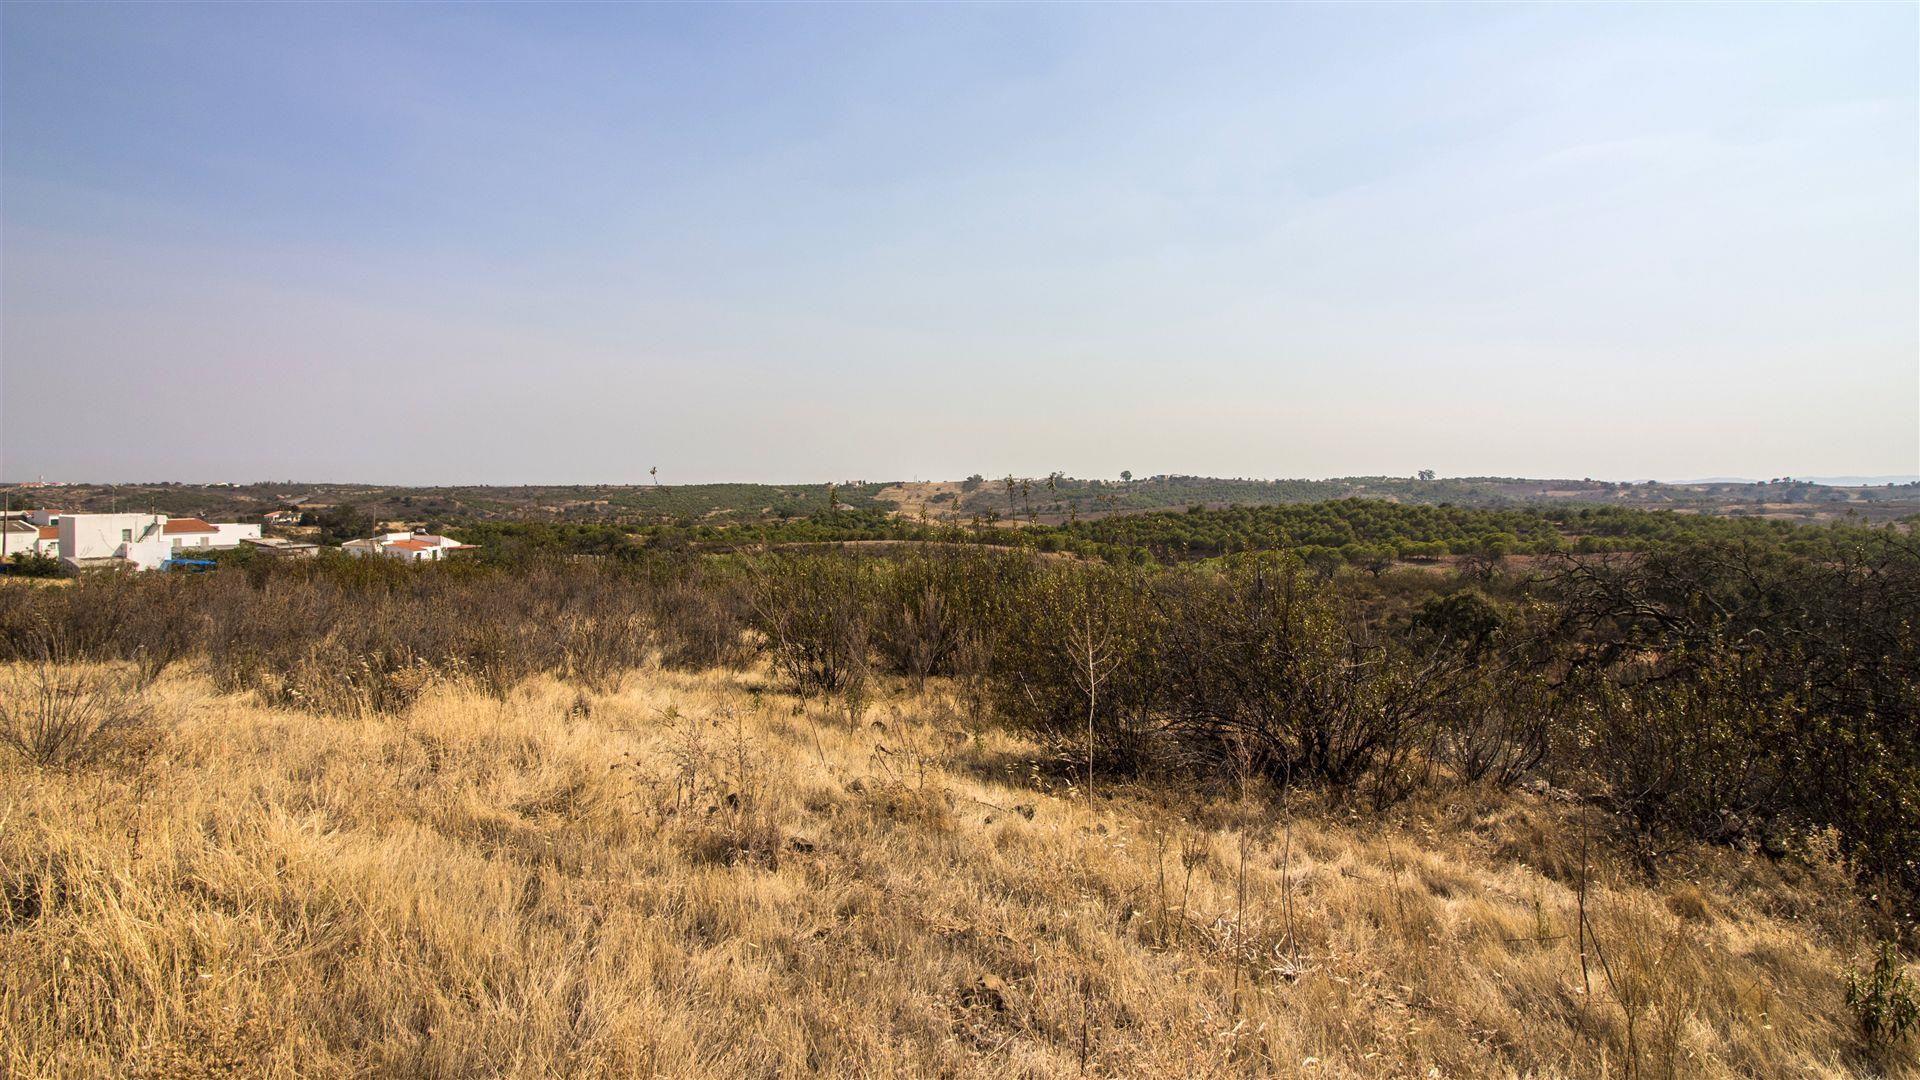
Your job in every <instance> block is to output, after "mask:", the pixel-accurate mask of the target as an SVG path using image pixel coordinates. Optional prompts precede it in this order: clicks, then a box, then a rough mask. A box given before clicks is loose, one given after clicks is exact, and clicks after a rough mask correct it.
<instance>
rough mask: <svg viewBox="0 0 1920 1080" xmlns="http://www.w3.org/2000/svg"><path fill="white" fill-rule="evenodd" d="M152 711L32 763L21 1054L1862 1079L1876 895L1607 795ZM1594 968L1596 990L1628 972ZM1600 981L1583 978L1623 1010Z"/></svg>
mask: <svg viewBox="0 0 1920 1080" xmlns="http://www.w3.org/2000/svg"><path fill="white" fill-rule="evenodd" d="M763 682H764V678H763V677H762V676H757V675H745V676H742V675H730V674H722V673H713V674H708V675H701V676H686V675H679V674H674V673H670V672H662V671H646V672H636V673H634V674H632V675H631V676H629V678H628V679H627V680H626V683H625V687H624V689H623V690H622V691H621V692H619V693H615V694H606V695H597V696H595V695H583V694H581V693H579V692H577V691H576V690H574V689H572V688H570V687H567V686H565V685H562V684H559V683H555V682H550V681H549V682H538V683H533V684H529V685H526V686H523V687H521V688H520V689H519V690H517V691H516V692H514V693H513V694H512V695H510V696H509V697H508V699H507V700H505V701H500V700H495V699H492V698H489V697H485V696H482V695H479V694H474V693H468V692H464V691H462V690H459V689H457V688H442V689H440V690H437V691H435V692H432V693H429V694H428V695H427V696H426V697H425V698H424V699H423V700H422V701H420V702H419V703H417V704H416V705H415V706H414V707H413V708H412V709H411V710H410V711H409V712H408V713H406V714H405V715H404V716H400V717H389V718H381V717H374V718H365V719H351V720H349V719H324V718H316V717H313V716H309V715H304V714H300V713H293V712H281V711H273V710H268V709H263V708H261V707H259V706H258V705H256V704H254V703H252V702H251V701H250V700H249V699H245V698H237V697H222V696H218V695H216V694H214V693H213V691H212V690H211V689H210V688H209V687H208V685H207V684H206V683H205V682H204V681H202V680H200V679H198V678H197V677H194V676H191V675H185V674H174V675H170V676H168V677H167V678H166V679H164V680H162V681H161V682H160V683H159V684H158V685H156V686H155V687H154V689H153V691H152V694H153V696H154V699H155V701H156V707H157V711H158V717H159V720H158V722H159V723H160V724H161V725H162V727H163V731H164V735H163V737H162V738H161V739H160V740H159V741H158V743H157V749H150V750H149V751H148V752H147V756H145V757H144V758H139V759H136V760H131V761H122V762H120V763H117V764H104V765H95V766H91V767H88V768H86V769H83V770H44V771H43V770H32V769H26V768H24V767H21V766H20V765H19V764H18V762H14V761H9V762H8V763H6V765H5V766H4V769H5V771H4V772H0V887H3V888H4V889H5V893H6V901H7V907H6V909H5V920H6V921H5V922H4V924H0V1062H3V1063H4V1072H5V1074H6V1075H8V1076H12V1077H22V1078H25V1077H43V1076H61V1077H92V1076H135V1077H139V1076H153V1077H186V1076H321V1077H336V1076H350V1075H373V1076H434V1077H439V1076H727V1077H758V1076H796V1075H812V1074H826V1075H835V1076H992V1077H996V1078H1006V1077H1020V1076H1054V1075H1082V1074H1092V1075H1124V1076H1180V1077H1206V1076H1267V1075H1311V1076H1343V1075H1344V1076H1414V1077H1460V1076H1596V1077H1597V1076H1619V1075H1640V1076H1674V1077H1713V1076H1727V1075H1744V1076H1766V1077H1775V1076H1804V1075H1848V1074H1851V1073H1854V1072H1857V1071H1862V1070H1866V1069H1868V1068H1879V1069H1881V1070H1883V1071H1892V1072H1898V1071H1899V1070H1900V1069H1902V1068H1904V1067H1906V1066H1903V1065H1901V1064H1898V1063H1893V1062H1885V1061H1883V1062H1881V1063H1879V1064H1878V1065H1870V1064H1869V1063H1867V1062H1866V1061H1865V1059H1861V1058H1859V1057H1857V1056H1856V1053H1857V1047H1856V1036H1855V1034H1854V1031H1853V1026H1852V1020H1851V1017H1850V1016H1849V1014H1848V1012H1847V1010H1846V1008H1845V1006H1844V1004H1843V1001H1842V990H1841V984H1840V980H1839V972H1840V971H1841V968H1842V965H1843V963H1844V960H1845V957H1846V955H1847V954H1848V951H1849V950H1850V949H1851V948H1853V947H1854V946H1855V944H1856V943H1855V942H1854V941H1852V940H1851V939H1850V937H1849V936H1848V935H1849V931H1848V926H1847V921H1846V918H1845V910H1846V908H1845V905H1844V903H1842V902H1841V900H1840V899H1839V896H1838V894H1837V893H1835V892H1832V890H1833V889H1835V888H1836V886H1835V884H1834V883H1833V882H1832V881H1830V880H1824V879H1823V878H1822V876H1821V875H1820V874H1818V873H1807V872H1788V871H1783V870H1780V869H1776V868H1775V867H1773V866H1771V865H1769V864H1766V863H1765V862H1763V861H1759V860H1752V859H1746V858H1742V857H1738V856H1736V855H1733V854H1731V853H1707V852H1703V853H1700V854H1698V855H1697V856H1696V857H1694V858H1693V859H1691V860H1690V861H1688V862H1687V863H1686V865H1685V866H1684V867H1682V868H1680V869H1684V870H1685V873H1684V874H1682V873H1674V874H1672V875H1670V876H1669V877H1668V878H1667V879H1666V880H1665V881H1664V883H1663V884H1661V885H1658V886H1650V885H1647V884H1645V883H1642V882H1640V880H1639V879H1638V878H1637V877H1635V876H1634V875H1632V874H1629V873H1627V872H1625V871H1624V870H1623V869H1622V868H1621V867H1619V866H1617V865H1615V864H1613V863H1612V862H1610V861H1609V860H1608V859H1606V858H1602V857H1600V856H1599V855H1598V854H1596V855H1595V856H1594V857H1593V861H1594V863H1595V865H1594V866H1593V867H1592V868H1591V870H1590V871H1589V872H1588V874H1587V875H1586V876H1587V878H1588V879H1589V881H1590V888H1589V889H1588V897H1587V909H1588V913H1589V916H1590V918H1591V921H1592V924H1593V927H1594V930H1595V932H1596V935H1597V938H1598V941H1599V955H1598V956H1596V957H1595V958H1594V959H1593V960H1592V962H1591V963H1590V965H1589V967H1590V971H1589V973H1588V976H1587V977H1586V978H1583V975H1582V966H1581V963H1580V960H1579V957H1578V955H1577V950H1576V944H1575V943H1576V940H1577V937H1578V935H1577V933H1576V910H1577V908H1578V903H1579V898H1578V892H1579V888H1578V886H1579V883H1580V880H1581V877H1582V874H1581V869H1580V868H1581V865H1582V863H1581V858H1580V850H1581V844H1580V834H1581V828H1580V825H1579V822H1578V817H1577V812H1576V811H1575V810H1573V809H1572V808H1569V807H1567V806H1564V805H1561V804H1557V803H1552V802H1548V801H1542V800H1538V799H1535V798H1533V797H1531V796H1509V795H1504V794H1501V795H1496V794H1472V793H1467V794H1459V795H1454V796H1449V797H1446V798H1438V797H1436V798H1435V799H1433V800H1431V801H1429V802H1426V803H1423V804H1420V805H1417V806H1414V807H1411V808H1409V809H1407V810H1406V811H1404V812H1402V813H1399V814H1397V815H1395V816H1394V817H1393V818H1392V819H1391V820H1379V819H1374V818H1369V817H1360V816H1354V815H1350V814H1347V813H1344V812H1341V811H1337V810H1333V809H1324V808H1323V809H1317V810H1314V809H1299V810H1297V811H1295V812H1290V813H1283V812H1280V811H1278V810H1276V809H1274V808H1273V807H1271V806H1267V805H1250V804H1248V803H1246V802H1243V801H1240V800H1238V799H1236V798H1234V797H1232V793H1227V794H1226V795H1224V796H1222V797H1220V798H1216V799H1212V800H1199V801H1195V802H1191V803H1188V804H1184V805H1176V804H1174V803H1171V802H1166V801H1162V800H1160V799H1158V798H1156V797H1154V796H1153V795H1152V794H1151V793H1148V792H1144V791H1133V790H1126V789H1121V790H1118V791H1116V792H1114V793H1113V794H1112V796H1111V797H1107V798H1101V799H1097V800H1095V801H1094V802H1093V803H1092V804H1091V805H1089V804H1088V803H1087V802H1086V801H1085V800H1083V799H1081V798H1079V797H1078V796H1077V795H1076V794H1075V793H1073V792H1072V791H1071V790H1068V789H1065V788H1050V787H1049V782H1048V780H1047V779H1046V773H1045V770H1043V769H1035V768H1032V767H1030V766H1029V765H1028V764H1027V763H1028V762H1030V761H1033V760H1035V759H1036V758H1037V757H1038V755H1039V751H1038V749H1037V748H1036V747H1034V746H1031V745H1028V744H1026V743H1023V742H1021V741H1019V740H1017V739H1013V738H1011V737H1009V736H1007V735H1005V734H1002V733H999V732H995V731H990V730H989V731H981V732H970V731H967V730H966V729H965V726H964V724H963V722H962V721H961V720H959V719H958V716H959V713H958V712H957V711H956V709H955V708H954V707H953V705H952V703H951V702H949V701H948V700H946V699H945V698H943V697H942V696H941V695H940V694H939V693H938V692H932V693H928V694H925V695H918V696H908V695H906V694H904V693H902V694H899V695H896V696H882V697H881V698H879V699H878V703H877V704H876V705H875V706H874V707H873V708H872V709H871V710H870V711H869V712H868V714H867V716H866V717H864V718H863V719H862V720H861V721H860V722H858V723H854V722H850V721H849V720H848V718H847V717H846V716H845V715H844V713H843V712H836V711H835V710H834V709H833V708H831V707H829V706H826V705H821V704H814V705H810V706H806V707H804V708H803V707H801V706H800V704H799V703H798V702H797V701H795V699H793V698H791V697H787V696H785V695H782V694H779V693H776V692H773V691H772V690H771V689H764V688H763ZM1602 958H1604V970H1603V964H1602ZM1589 987H1590V990H1589Z"/></svg>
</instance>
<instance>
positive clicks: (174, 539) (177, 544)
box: [173, 536, 180, 547]
mask: <svg viewBox="0 0 1920 1080" xmlns="http://www.w3.org/2000/svg"><path fill="white" fill-rule="evenodd" d="M173 546H174V547H179V546H180V538H179V537H177V536H176V537H174V538H173Z"/></svg>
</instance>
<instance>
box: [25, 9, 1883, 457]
mask: <svg viewBox="0 0 1920 1080" xmlns="http://www.w3.org/2000/svg"><path fill="white" fill-rule="evenodd" d="M1916 57H1920V6H1916V5H1912V4H1888V5H1864V4H1863V5H1804V6H1797V5H1784V4H1782V5H1774V4H1769V5H1754V6H1740V5H1708V4H1698V5H1686V6H1656V5H1607V6H1597V5H1596V6H1566V5H1517V6H1503V5H1496V4H1484V5H1459V6H1421V5H1381V6H1363V5H1348V4H1341V5H1305V4H1303V5H1292V6H1279V5H1274V6H1253V5H1233V6H1196V5H1178V6H1172V5H1169V6H1153V5H1126V6H1123V5H1076V6H1067V5H1047V6H1041V5H987V4H955V5H912V6H909V5H846V6H839V5H823V4H781V5H752V4H733V5H710V6H688V7H675V6H668V5H591V6H563V5H549V4H539V5H526V6H520V5H513V4H501V5H483V4H466V5H451V4H449V5H435V4H381V5H354V4H324V5H312V6H301V5H205V6H200V5H174V4H158V3H157V4H56V5H41V4H33V3H23V2H11V3H6V4H0V480H11V481H19V480H28V479H34V478H38V477H45V478H47V479H50V480H53V479H59V480H75V481H82V480H84V481H97V482H114V481H141V480H161V479H167V480H180V481H199V482H210V481H214V482H217V481H238V482H244V481H256V480H280V479H292V480H312V481H322V480H332V481H345V480H358V481H366V482H375V483H394V484H466V483H617V482H636V481H638V482H644V481H646V480H647V479H648V469H649V468H651V467H656V466H657V467H658V469H659V478H660V480H661V482H663V483H676V482H683V483H692V482H707V481H722V480H753V481H771V482H799V481H819V480H829V479H834V480H847V479H869V480H902V479H957V478H960V477H963V476H965V475H967V474H970V473H975V472H979V473H983V474H985V475H989V476H997V475H1005V474H1009V473H1011V474H1017V475H1043V474H1045V473H1048V472H1052V471H1054V470H1062V471H1065V472H1066V473H1068V474H1070V475H1076V476H1089V477H1110V476H1115V475H1117V474H1118V473H1119V472H1120V471H1121V470H1122V469H1127V470H1131V471H1132V472H1134V473H1135V474H1137V475H1143V476H1144V475H1151V474H1156V473H1184V474H1194V475H1215V476H1248V477H1320V476H1342V475H1374V474H1385V475H1408V474H1411V473H1412V472H1413V471H1414V470H1416V469H1426V468H1431V469H1435V470H1437V471H1438V472H1439V473H1440V474H1441V475H1443V476H1457V475H1507V476H1541V477H1558V476H1571V477H1586V476H1592V477H1596V478H1611V479H1645V478H1659V479H1666V480H1684V479H1690V478H1696V477H1705V476H1748V477H1758V478H1767V477H1773V476H1781V475H1815V476H1817V475H1823V474H1855V475H1858V474H1867V475H1876V474H1908V473H1917V472H1920V115H1917V111H1916V88H1917V87H1920V61H1917V60H1916Z"/></svg>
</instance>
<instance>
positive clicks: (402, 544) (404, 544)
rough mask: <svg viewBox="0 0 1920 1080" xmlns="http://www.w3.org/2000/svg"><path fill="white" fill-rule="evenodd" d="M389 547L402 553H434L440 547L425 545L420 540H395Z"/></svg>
mask: <svg viewBox="0 0 1920 1080" xmlns="http://www.w3.org/2000/svg"><path fill="white" fill-rule="evenodd" d="M387 546H388V547H390V548H399V549H400V550H401V551H432V550H433V549H434V548H435V547H437V546H438V545H436V544H428V543H424V542H422V541H419V540H395V541H394V542H393V543H391V544H388V545H387Z"/></svg>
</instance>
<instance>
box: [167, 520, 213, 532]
mask: <svg viewBox="0 0 1920 1080" xmlns="http://www.w3.org/2000/svg"><path fill="white" fill-rule="evenodd" d="M160 531H161V532H163V533H167V534H169V535H171V534H173V533H203V532H218V531H219V530H218V529H215V528H214V527H213V526H211V525H209V524H207V523H206V522H204V521H201V520H200V519H199V518H174V519H173V520H172V521H169V522H167V523H166V524H165V525H162V526H160Z"/></svg>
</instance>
